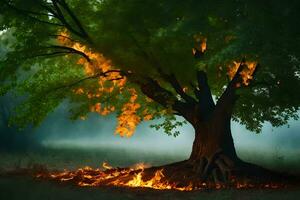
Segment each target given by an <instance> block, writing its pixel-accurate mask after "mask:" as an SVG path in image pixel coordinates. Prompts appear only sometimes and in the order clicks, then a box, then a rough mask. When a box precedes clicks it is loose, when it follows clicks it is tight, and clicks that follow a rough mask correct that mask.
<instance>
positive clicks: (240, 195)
mask: <svg viewBox="0 0 300 200" xmlns="http://www.w3.org/2000/svg"><path fill="white" fill-rule="evenodd" d="M256 156H258V155H256ZM184 158H185V155H181V156H178V155H172V154H168V155H166V154H162V153H161V154H156V153H149V152H148V153H147V152H141V151H139V152H138V153H134V152H133V151H124V150H121V149H114V150H113V149H109V150H108V149H103V150H98V151H96V150H88V151H87V150H86V151H85V150H82V149H77V150H74V149H69V150H67V149H65V150H62V149H45V150H42V151H41V150H36V151H33V152H27V153H23V152H21V153H0V165H1V167H0V168H2V169H3V168H15V167H18V166H20V167H26V166H27V165H30V164H34V163H40V164H44V165H47V166H48V167H49V168H50V169H60V170H62V169H64V168H66V169H76V168H78V167H83V166H85V165H90V166H92V167H98V166H99V165H100V164H101V163H102V162H103V161H108V162H109V163H110V164H111V165H113V166H130V165H132V164H135V163H138V162H141V161H144V162H146V163H151V164H153V165H161V164H165V163H172V162H175V161H178V160H182V159H184ZM265 160H266V159H265ZM298 166H299V165H298ZM295 167H296V165H295ZM298 197H300V187H293V188H288V189H276V190H274V189H273V190H272V189H248V190H236V189H223V190H207V191H193V192H179V191H156V190H151V189H139V188H103V187H95V188H91V187H77V186H74V185H72V184H60V183H58V182H55V181H54V182H52V181H48V180H35V179H33V178H32V177H28V176H20V177H7V176H0V199H1V200H2V199H3V200H4V199H5V200H14V199H23V200H39V199H47V200H52V199H53V200H54V199H55V200H56V199H65V200H67V199H70V200H76V199H81V200H83V199H97V200H98V199H105V200H110V199H118V200H119V199H122V200H123V199H125V200H126V199H138V200H140V199H158V200H159V199H172V200H173V199H175V200H176V199H197V200H199V199H200V200H202V199H203V200H206V199H209V200H214V199H218V200H219V199H220V200H223V199H224V200H225V199H233V200H239V199H246V200H247V199H249V200H250V199H256V200H257V199H258V200H260V199H272V200H277V199H278V200H279V199H280V200H281V199H291V200H292V199H297V198H298Z"/></svg>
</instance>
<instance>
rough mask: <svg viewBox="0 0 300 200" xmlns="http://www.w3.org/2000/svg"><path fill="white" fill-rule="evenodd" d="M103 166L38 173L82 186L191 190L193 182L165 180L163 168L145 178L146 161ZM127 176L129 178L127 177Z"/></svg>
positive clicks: (41, 176) (39, 176) (44, 176)
mask: <svg viewBox="0 0 300 200" xmlns="http://www.w3.org/2000/svg"><path fill="white" fill-rule="evenodd" d="M102 167H103V168H104V169H105V170H101V169H99V168H96V169H92V168H91V167H88V166H86V167H84V168H79V169H78V170H76V171H67V170H64V171H63V172H55V173H49V174H38V175H36V177H37V178H50V179H53V180H58V181H61V182H68V181H69V182H74V183H76V184H77V185H78V186H81V187H88V186H89V187H92V186H105V185H107V186H121V187H143V188H152V189H157V190H171V189H173V190H180V191H191V190H192V189H193V186H192V184H189V185H188V186H185V187H184V186H177V184H171V183H169V182H168V181H167V180H164V177H165V175H164V173H163V169H159V170H156V171H155V173H154V175H153V177H151V178H150V179H149V180H144V177H143V175H144V170H145V169H146V168H148V167H149V165H145V164H144V163H139V164H136V165H135V166H134V167H132V168H126V169H120V168H117V169H114V168H112V167H111V166H110V165H109V164H108V163H106V162H104V163H103V164H102ZM127 177H128V178H129V179H127Z"/></svg>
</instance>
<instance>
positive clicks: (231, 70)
mask: <svg viewBox="0 0 300 200" xmlns="http://www.w3.org/2000/svg"><path fill="white" fill-rule="evenodd" d="M240 64H241V62H236V61H233V63H232V65H230V66H229V67H228V71H227V75H228V76H229V78H230V79H232V78H233V77H234V75H235V74H236V72H237V70H238V68H239V66H240ZM245 65H246V68H244V69H243V70H242V71H241V72H240V75H241V77H242V83H243V84H244V85H245V86H247V85H249V84H250V81H251V80H252V79H253V76H252V75H253V73H254V71H255V69H256V66H257V62H255V61H251V62H250V61H247V62H245ZM240 84H241V83H238V85H237V87H240Z"/></svg>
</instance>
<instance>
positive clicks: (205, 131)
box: [189, 118, 237, 160]
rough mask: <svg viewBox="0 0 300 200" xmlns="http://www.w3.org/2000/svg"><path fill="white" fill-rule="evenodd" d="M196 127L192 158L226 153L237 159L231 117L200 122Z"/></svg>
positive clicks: (232, 158)
mask: <svg viewBox="0 0 300 200" xmlns="http://www.w3.org/2000/svg"><path fill="white" fill-rule="evenodd" d="M194 128H195V140H194V143H193V148H192V152H191V156H190V158H189V159H190V160H197V159H201V158H203V157H206V158H209V157H211V156H213V155H215V154H216V153H221V152H222V153H224V154H226V156H228V157H229V158H230V159H231V160H237V156H236V152H235V148H234V143H233V139H232V136H231V130H230V119H223V120H218V118H217V119H212V120H210V121H207V122H200V123H199V124H197V125H196V127H194Z"/></svg>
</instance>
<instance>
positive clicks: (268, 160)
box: [0, 103, 300, 170]
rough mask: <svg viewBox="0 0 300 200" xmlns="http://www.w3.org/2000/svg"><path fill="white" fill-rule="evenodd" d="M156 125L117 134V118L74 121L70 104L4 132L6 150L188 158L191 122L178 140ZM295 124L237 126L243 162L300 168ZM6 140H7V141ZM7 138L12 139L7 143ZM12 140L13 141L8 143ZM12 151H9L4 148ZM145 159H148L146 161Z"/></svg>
mask: <svg viewBox="0 0 300 200" xmlns="http://www.w3.org/2000/svg"><path fill="white" fill-rule="evenodd" d="M153 123H155V121H152V122H147V123H145V122H144V123H141V124H140V125H139V126H138V127H137V130H136V132H135V134H134V135H133V136H132V137H130V138H126V137H123V138H122V137H120V136H119V135H116V134H114V129H115V126H116V117H115V116H114V115H110V116H107V117H102V116H100V115H98V114H95V113H91V114H90V115H89V116H88V118H87V119H86V120H77V121H71V120H69V113H68V105H67V104H66V103H63V104H62V105H61V106H59V107H58V108H57V109H56V111H55V112H53V113H50V114H49V116H48V117H47V118H46V119H45V121H44V122H43V123H42V124H41V125H40V126H39V127H36V128H33V129H26V130H25V131H21V132H18V131H17V130H16V129H13V130H11V128H7V127H5V125H4V124H2V125H1V128H0V133H1V134H0V138H1V140H0V144H1V147H2V148H0V149H2V151H3V150H4V151H14V150H21V151H33V150H34V151H38V149H39V148H44V149H45V148H46V149H55V150H59V149H70V150H72V149H77V151H78V150H91V151H94V150H97V149H99V150H100V149H102V150H103V149H106V150H105V151H114V150H116V149H118V150H120V151H121V152H122V151H130V152H133V153H131V154H133V155H132V156H133V157H134V156H135V155H134V154H141V153H143V155H144V154H145V155H147V154H155V155H167V156H171V157H177V158H178V159H184V158H188V156H189V154H190V152H191V148H192V143H193V139H194V130H193V128H192V127H191V126H190V125H189V124H187V125H185V126H183V127H180V128H179V131H180V133H181V134H180V135H179V136H177V137H173V136H168V135H166V134H165V133H164V132H163V130H159V131H156V130H155V129H152V128H150V127H149V125H150V124H153ZM289 124H290V126H289V128H288V126H287V125H286V126H283V127H278V128H274V127H272V126H271V125H270V124H268V123H265V124H264V126H263V129H262V132H261V133H259V134H256V133H253V132H250V131H248V130H246V129H245V127H244V126H241V125H240V124H238V123H236V122H232V125H231V128H232V133H233V137H234V143H235V147H236V150H237V153H238V155H239V157H240V158H242V159H244V160H246V161H249V162H254V163H257V164H260V165H264V166H267V167H269V168H274V167H275V168H285V169H287V170H294V169H298V168H299V167H300V162H299V156H300V143H299V141H300V134H299V130H300V123H299V121H290V123H289ZM9 135H10V137H9ZM3 138H4V139H3ZM5 138H6V139H5ZM7 138H9V140H7ZM3 147H9V148H3ZM141 159H142V158H141Z"/></svg>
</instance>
